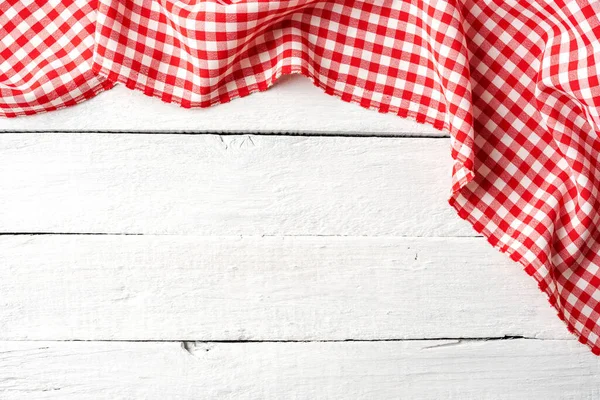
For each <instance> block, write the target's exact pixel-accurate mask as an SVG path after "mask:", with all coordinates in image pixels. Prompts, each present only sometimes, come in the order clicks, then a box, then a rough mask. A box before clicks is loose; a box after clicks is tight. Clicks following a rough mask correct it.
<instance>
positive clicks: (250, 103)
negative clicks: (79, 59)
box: [0, 76, 448, 136]
mask: <svg viewBox="0 0 600 400" xmlns="http://www.w3.org/2000/svg"><path fill="white" fill-rule="evenodd" d="M2 130H5V131H11V130H13V131H21V130H43V131H65V130H66V131H78V130H88V131H98V130H100V131H102V130H107V131H157V130H159V131H160V130H162V131H185V132H242V133H245V132H249V131H250V132H251V131H254V132H291V133H294V132H295V133H303V134H315V133H318V134H325V135H327V134H352V135H359V136H363V135H373V134H378V135H389V136H402V135H411V136H422V135H425V136H448V135H447V134H446V133H443V132H440V131H438V130H436V129H433V128H432V127H429V126H427V125H422V124H418V123H416V122H414V121H411V120H408V119H403V118H398V116H396V115H392V114H381V113H378V112H376V111H372V110H366V109H364V108H362V107H360V106H359V105H357V104H350V103H345V102H343V101H341V100H340V99H339V98H337V97H333V96H329V95H327V94H325V93H324V92H323V91H322V90H321V89H319V88H317V87H315V86H314V85H313V84H312V83H311V82H310V81H309V80H308V79H306V78H305V77H303V76H287V77H284V78H281V79H280V80H279V81H278V82H277V83H276V84H275V85H274V86H273V87H272V88H271V89H269V90H267V91H265V92H261V93H254V94H252V95H251V96H248V97H244V98H241V99H236V100H234V101H232V102H230V103H227V104H221V105H218V106H215V107H210V108H206V109H183V108H180V107H178V106H176V105H173V104H167V103H163V102H161V101H160V100H159V99H156V98H150V97H147V96H145V95H144V94H143V93H140V92H138V91H132V90H129V89H127V88H125V87H123V86H116V87H115V88H113V89H111V90H110V91H108V92H105V93H102V94H100V95H98V96H97V97H95V98H93V99H91V100H88V101H86V102H84V103H82V104H80V105H77V106H76V107H72V108H68V109H65V110H60V111H56V112H51V113H47V114H39V115H35V116H31V117H27V118H15V119H4V120H2V119H0V131H2Z"/></svg>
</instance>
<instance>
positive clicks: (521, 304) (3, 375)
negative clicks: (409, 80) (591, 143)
mask: <svg viewBox="0 0 600 400" xmlns="http://www.w3.org/2000/svg"><path fill="white" fill-rule="evenodd" d="M265 112H267V113H268V114H269V118H262V117H261V115H263V114H264V113H265ZM232 113H233V114H235V118H232V117H231V115H232ZM82 130H83V131H128V130H133V131H137V132H143V131H157V132H160V133H159V134H140V133H138V134H127V133H123V134H117V133H114V134H98V133H93V132H86V133H77V132H70V133H52V131H56V132H60V131H82ZM0 131H4V133H0V305H1V307H0V399H9V400H12V399H32V398H35V399H104V398H106V399H142V398H144V399H202V398H206V399H214V398H224V399H227V398H231V399H234V398H235V399H268V398H273V399H281V398H286V399H287V398H290V399H294V398H297V399H325V398H327V399H388V398H389V399H396V398H410V399H428V398H432V399H442V398H444V399H445V398H455V399H461V400H462V399H467V400H468V399H477V400H479V399H511V398H512V399H519V400H521V399H544V400H545V399H584V400H587V399H596V398H600V380H599V379H598V378H599V376H598V374H599V371H600V361H599V360H600V359H599V358H598V357H595V356H593V355H592V354H591V353H590V352H589V350H588V349H587V348H586V347H585V346H583V345H580V344H579V343H577V342H576V341H575V340H574V339H573V338H572V337H571V336H570V335H569V334H568V333H567V332H566V329H565V328H564V327H563V324H562V323H561V322H560V321H559V320H558V318H557V317H556V316H555V313H554V311H553V310H552V309H551V308H550V307H549V305H548V304H547V302H546V299H545V298H544V295H542V294H541V293H539V291H538V290H537V288H536V286H535V282H534V281H533V280H532V279H531V278H529V277H528V276H526V274H525V273H524V272H522V271H521V268H520V266H518V265H516V264H513V263H512V262H511V261H509V260H507V259H506V257H505V256H503V255H501V254H497V253H496V251H495V250H493V249H491V248H490V247H489V245H488V244H487V243H486V242H485V240H484V239H482V238H480V237H475V236H476V235H475V234H474V231H473V230H472V229H471V228H470V227H469V226H468V225H467V224H466V223H465V222H464V221H461V220H460V219H459V218H458V217H457V216H456V215H455V214H454V212H453V210H452V209H451V208H450V207H449V206H448V205H447V203H446V198H447V195H448V193H449V187H450V168H451V161H450V157H449V143H448V139H447V138H444V136H446V135H445V134H444V133H441V132H436V131H433V130H431V129H430V128H428V127H425V126H420V125H416V124H414V123H413V122H410V121H406V120H402V119H400V118H397V117H395V116H391V115H387V116H386V115H382V114H377V113H375V112H371V111H366V110H362V109H360V107H358V106H356V105H353V104H345V103H342V102H341V101H339V100H338V99H335V98H331V97H329V96H326V95H324V94H322V93H320V90H319V89H316V88H314V87H312V86H311V84H310V83H309V82H308V81H305V80H303V79H302V78H289V79H287V80H283V81H282V82H281V83H280V84H278V85H276V86H275V87H274V88H273V89H272V90H270V91H268V92H265V93H261V94H255V95H252V96H250V97H248V98H246V99H239V100H236V101H234V102H232V103H230V104H229V105H223V106H218V107H215V108H212V109H207V110H181V109H178V108H176V107H174V106H171V105H166V104H162V103H160V102H158V101H156V99H149V98H146V97H144V96H143V95H141V94H139V93H133V92H129V91H127V90H125V89H123V88H117V89H115V90H113V91H112V92H109V93H105V94H103V95H102V96H99V97H97V98H96V99H94V100H92V101H90V102H88V103H85V104H82V105H80V106H77V107H73V108H71V109H68V110H64V111H60V112H56V113H49V114H45V115H39V116H35V117H31V118H29V117H28V118H20V119H13V120H0ZM11 131H40V132H41V133H31V132H28V133H19V134H14V133H11ZM238 131H239V132H241V133H244V134H242V135H221V136H219V135H204V134H202V135H200V134H196V135H183V134H165V133H167V132H192V133H199V132H228V133H231V132H238ZM288 132H294V133H300V134H306V135H314V134H318V135H322V136H321V137H319V136H317V137H297V136H294V137H290V136H263V135H256V133H263V134H268V133H277V134H286V133H288ZM252 133H254V135H252ZM328 135H329V136H328ZM331 135H333V136H331ZM354 135H357V136H410V137H413V138H398V137H396V138H394V137H347V136H354ZM323 136H325V137H323ZM419 136H422V137H420V138H419ZM431 137H440V138H438V139H434V138H431ZM27 232H29V233H31V232H33V233H42V234H34V235H29V234H26V233H27ZM98 233H101V234H102V235H97V234H98ZM106 233H108V235H104V234H106ZM130 234H131V235H130ZM504 336H511V337H512V336H523V337H526V338H527V339H514V340H506V339H503V337H504ZM450 338H455V339H457V340H445V339H450ZM458 338H463V340H460V341H458ZM469 338H482V339H484V338H487V339H488V340H471V339H469ZM422 339H428V340H422ZM21 340H26V341H21ZM39 340H44V341H47V342H40V341H39ZM73 340H75V342H71V341H73ZM79 340H84V341H79ZM182 340H186V341H189V342H186V343H185V345H184V346H182V342H181V341H182ZM198 340H200V341H211V342H210V343H197V344H194V343H193V341H198ZM346 340H350V341H346ZM356 340H360V341H356ZM219 341H221V342H220V343H217V342H219ZM222 341H230V342H228V343H222ZM248 341H259V342H248ZM457 342H458V344H457ZM207 350H208V351H207Z"/></svg>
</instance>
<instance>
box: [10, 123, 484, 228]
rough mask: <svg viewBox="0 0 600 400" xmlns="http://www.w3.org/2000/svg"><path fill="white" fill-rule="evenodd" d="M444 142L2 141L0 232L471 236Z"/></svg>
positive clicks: (164, 137)
mask: <svg viewBox="0 0 600 400" xmlns="http://www.w3.org/2000/svg"><path fill="white" fill-rule="evenodd" d="M450 173H451V160H450V144H449V143H448V141H447V140H446V139H409V138H376V137H373V138H355V137H310V138H306V137H283V136H249V135H243V136H235V135H234V136H218V135H170V134H92V133H66V134H65V133H63V134H52V133H28V134H3V135H0V187H1V188H2V190H0V204H1V205H2V207H0V231H1V232H93V233H153V234H165V233H168V234H199V235H225V236H227V235H241V234H243V235H361V236H362V235H370V236H372V235H398V236H473V235H474V234H475V232H474V231H473V230H472V228H471V227H470V226H469V225H468V224H467V223H466V222H464V221H462V220H460V218H459V217H458V216H456V215H455V212H454V210H453V209H451V207H450V206H449V205H448V204H447V202H446V199H447V197H448V196H449V193H450Z"/></svg>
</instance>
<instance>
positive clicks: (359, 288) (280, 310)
mask: <svg viewBox="0 0 600 400" xmlns="http://www.w3.org/2000/svg"><path fill="white" fill-rule="evenodd" d="M0 265H2V266H3V277H2V279H0V293H2V302H3V303H2V307H0V340H7V339H10V340H23V339H30V340H113V339H120V340H332V339H335V340H344V339H362V340H367V339H422V338H461V337H503V336H525V337H536V338H561V339H573V337H572V336H571V335H570V334H569V333H568V332H567V330H566V328H565V326H564V325H563V323H562V322H561V321H559V319H558V318H557V317H556V315H555V313H554V310H553V309H552V308H551V307H550V305H549V304H548V303H547V301H546V299H545V297H544V295H543V294H542V293H540V292H539V290H538V289H537V287H536V285H535V282H534V281H533V279H532V278H530V277H529V276H527V275H526V274H525V273H524V272H523V271H521V270H520V268H519V267H518V266H517V265H515V264H513V263H512V262H511V261H510V260H509V259H508V258H506V257H505V256H504V255H502V254H498V253H497V252H496V251H495V250H494V249H491V248H489V246H488V244H487V243H486V242H485V240H484V239H482V238H398V237H395V238H391V237H380V238H368V237H244V238H239V237H237V238H236V237H201V236H104V235H102V236H89V235H71V236H69V235H56V236H52V235H42V236H13V237H11V236H3V237H0Z"/></svg>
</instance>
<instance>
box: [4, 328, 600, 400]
mask: <svg viewBox="0 0 600 400" xmlns="http://www.w3.org/2000/svg"><path fill="white" fill-rule="evenodd" d="M186 349H187V350H186ZM0 370H1V371H3V372H4V374H5V376H6V377H10V378H8V379H6V378H5V379H2V380H0V394H2V398H3V399H4V400H21V399H23V400H25V399H27V400H29V399H32V398H35V399H39V400H45V399H61V400H69V399H73V400H75V399H76V400H83V399H115V400H117V399H148V400H152V399H156V400H162V399H190V400H191V399H276V400H279V399H307V400H308V399H310V400H312V399H340V400H345V399H366V400H369V399H373V400H386V399H397V398H407V399H460V400H463V399H532V400H536V399H539V400H550V399H561V400H565V399H577V400H592V399H597V398H598V397H599V396H600V388H599V386H598V380H599V379H600V364H599V361H598V358H596V357H594V356H593V355H592V354H591V353H589V351H587V349H585V348H583V347H581V346H579V345H578V344H577V343H576V342H573V341H564V340H563V341H560V340H558V341H551V340H550V341H546V340H510V341H508V340H502V341H495V342H478V341H475V342H473V341H463V342H456V341H409V342H337V343H195V344H187V345H185V346H184V345H182V343H177V342H162V343H156V342H150V343H143V342H139V343H131V342H129V343H122V342H71V343H69V342H62V343H57V342H2V343H0Z"/></svg>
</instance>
